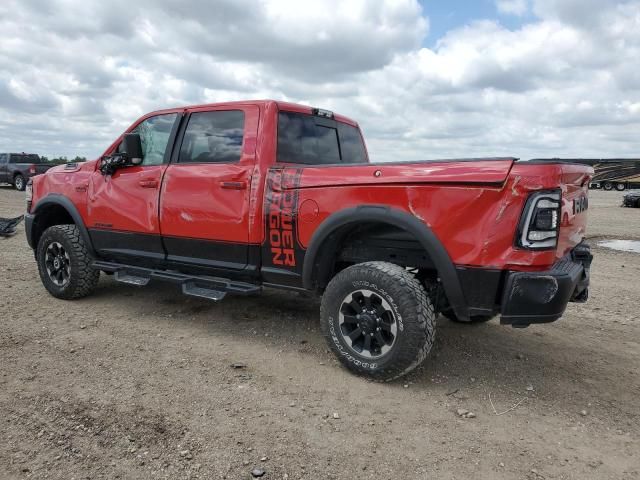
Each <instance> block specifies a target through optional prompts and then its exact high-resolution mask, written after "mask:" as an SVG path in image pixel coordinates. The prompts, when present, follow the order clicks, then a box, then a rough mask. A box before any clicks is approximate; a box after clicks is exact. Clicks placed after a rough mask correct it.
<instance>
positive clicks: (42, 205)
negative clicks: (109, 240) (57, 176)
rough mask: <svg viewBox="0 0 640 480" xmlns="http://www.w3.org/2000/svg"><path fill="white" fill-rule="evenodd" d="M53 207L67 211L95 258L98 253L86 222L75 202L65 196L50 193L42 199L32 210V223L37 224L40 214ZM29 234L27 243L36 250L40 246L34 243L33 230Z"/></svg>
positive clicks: (30, 229) (28, 230)
mask: <svg viewBox="0 0 640 480" xmlns="http://www.w3.org/2000/svg"><path fill="white" fill-rule="evenodd" d="M51 205H57V206H61V207H62V208H64V209H65V210H66V211H67V213H68V214H69V216H70V217H71V218H72V219H73V223H75V224H76V226H77V227H78V230H79V231H80V235H81V236H82V239H83V240H84V243H85V245H86V246H87V250H89V253H90V254H91V255H93V256H94V257H95V256H96V253H95V250H94V249H93V242H92V241H91V237H90V236H89V231H88V230H87V227H86V226H85V224H84V221H83V220H82V217H81V216H80V212H78V209H77V208H76V206H75V205H74V204H73V202H72V201H71V200H69V198H67V197H65V196H64V195H61V194H59V193H50V194H49V195H47V196H45V197H43V198H42V199H40V200H39V201H38V203H37V204H36V205H35V207H34V208H33V209H32V210H31V215H30V217H32V220H31V221H32V222H33V223H37V222H38V214H39V213H40V214H42V211H43V210H45V209H46V207H49V206H51ZM27 232H28V233H27V241H28V242H29V245H30V246H31V248H33V249H34V250H35V249H36V248H38V245H36V244H35V242H34V238H33V232H34V230H33V228H29V229H27Z"/></svg>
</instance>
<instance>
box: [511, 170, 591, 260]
mask: <svg viewBox="0 0 640 480" xmlns="http://www.w3.org/2000/svg"><path fill="white" fill-rule="evenodd" d="M511 175H512V176H513V182H514V187H513V188H514V189H516V185H517V189H518V190H521V191H522V193H523V194H524V196H525V198H531V196H532V195H536V194H537V192H559V193H560V197H561V205H560V211H559V212H558V213H559V220H560V222H559V228H558V236H557V238H558V241H557V246H556V251H555V257H556V258H562V257H563V256H564V255H565V254H566V253H567V252H569V251H570V250H571V249H573V248H574V247H575V246H576V245H578V244H579V243H580V242H582V240H583V239H584V236H585V232H586V228H587V210H588V208H589V200H588V194H589V190H588V189H589V182H590V180H591V178H592V176H593V168H591V167H590V166H587V165H582V164H577V163H562V162H559V161H557V160H555V161H547V160H545V161H526V162H516V163H515V165H514V167H513V169H512V170H511ZM525 208H526V207H525ZM524 214H526V211H525V213H524ZM532 215H533V213H532ZM532 218H533V217H532ZM520 228H523V227H520ZM542 233H544V232H542ZM540 251H541V252H542V249H541V250H540ZM547 251H548V250H547Z"/></svg>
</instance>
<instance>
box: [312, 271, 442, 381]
mask: <svg viewBox="0 0 640 480" xmlns="http://www.w3.org/2000/svg"><path fill="white" fill-rule="evenodd" d="M435 319H436V314H435V311H434V308H433V305H432V303H431V301H430V300H429V298H428V295H427V292H426V291H425V289H424V287H423V286H422V285H421V283H420V282H419V281H418V280H417V279H416V278H415V277H414V276H413V275H412V274H411V273H409V272H408V271H407V270H405V269H404V268H402V267H400V266H398V265H394V264H392V263H387V262H366V263H360V264H357V265H353V266H351V267H348V268H346V269H344V270H342V271H341V272H340V273H338V274H337V275H336V276H335V277H334V278H333V279H332V280H331V282H330V283H329V285H328V286H327V289H326V291H325V292H324V296H323V297H322V303H321V306H320V322H321V329H322V333H323V334H324V336H325V338H326V340H327V343H328V344H329V347H330V348H331V350H333V352H334V353H335V354H336V355H337V356H338V358H339V359H340V361H341V362H342V363H343V364H344V365H345V366H346V367H347V368H348V369H350V370H352V371H354V372H356V373H358V374H361V375H366V376H369V377H372V378H374V379H376V380H380V381H389V380H393V379H395V378H398V377H400V376H402V375H404V374H406V373H408V372H410V371H411V370H413V369H414V368H416V367H417V366H418V365H420V364H421V363H422V362H423V361H424V359H425V358H426V356H427V354H428V353H429V351H430V350H431V347H432V346H433V341H434V336H435Z"/></svg>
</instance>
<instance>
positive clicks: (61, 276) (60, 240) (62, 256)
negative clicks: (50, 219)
mask: <svg viewBox="0 0 640 480" xmlns="http://www.w3.org/2000/svg"><path fill="white" fill-rule="evenodd" d="M36 260H37V262H38V272H39V273H40V279H41V280H42V284H43V285H44V287H45V288H46V289H47V290H48V292H49V293H50V294H51V295H53V296H54V297H57V298H62V299H65V300H71V299H74V298H81V297H86V296H87V295H89V294H90V293H91V292H93V290H94V289H95V287H96V285H97V284H98V279H99V278H100V272H99V271H98V270H94V269H93V268H91V256H90V255H89V252H88V251H87V247H86V245H85V244H84V240H83V239H82V237H81V236H80V232H79V230H78V227H77V226H76V225H54V226H53V227H49V228H47V229H46V230H45V231H44V233H43V234H42V237H40V241H39V242H38V249H37V251H36Z"/></svg>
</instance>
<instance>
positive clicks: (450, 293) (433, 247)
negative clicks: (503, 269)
mask: <svg viewBox="0 0 640 480" xmlns="http://www.w3.org/2000/svg"><path fill="white" fill-rule="evenodd" d="M371 221H376V222H381V223H387V224H389V225H393V226H395V227H398V228H402V229H403V230H405V231H407V232H409V233H411V234H412V235H413V236H414V237H415V238H416V239H417V240H418V241H419V242H420V244H421V245H422V247H423V248H424V249H425V250H426V251H427V252H428V253H429V255H430V257H431V259H432V260H433V263H434V265H435V267H436V269H437V270H438V276H439V277H440V280H441V282H442V286H443V288H444V291H445V293H446V295H447V298H448V300H449V303H450V305H451V307H452V308H453V310H454V312H455V313H456V315H457V317H458V318H459V319H461V320H463V321H464V320H468V319H469V308H468V305H467V302H466V300H465V297H464V293H463V290H462V286H461V285H460V281H459V279H458V275H457V273H456V269H455V266H454V264H453V261H452V260H451V257H449V254H448V252H447V250H446V249H445V248H444V246H443V245H442V242H440V240H439V239H438V237H437V236H436V235H435V233H433V231H432V230H431V229H430V228H429V227H428V226H427V225H425V224H424V223H423V222H422V221H420V220H419V219H417V218H416V217H415V216H413V215H411V214H409V213H407V212H403V211H401V210H396V209H392V208H390V207H388V206H384V205H361V206H358V207H352V208H346V209H344V210H341V211H339V212H337V213H334V214H332V215H331V216H329V217H328V218H327V219H326V220H325V221H324V222H322V223H321V224H320V226H319V227H318V228H317V229H316V231H315V232H314V234H313V236H312V237H311V241H310V242H309V247H308V248H307V251H306V254H305V257H304V263H303V269H302V281H303V285H304V287H305V288H306V289H308V290H312V289H314V288H315V282H314V280H315V278H314V277H315V274H316V272H315V270H316V264H318V257H319V255H321V253H322V249H323V247H325V246H328V248H329V249H331V248H332V247H335V246H337V245H331V243H332V242H333V241H334V240H332V238H331V235H332V234H333V233H336V232H338V231H339V230H340V229H342V228H343V227H348V226H350V225H355V224H357V223H361V222H371ZM327 242H329V243H327ZM320 261H321V260H320Z"/></svg>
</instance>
